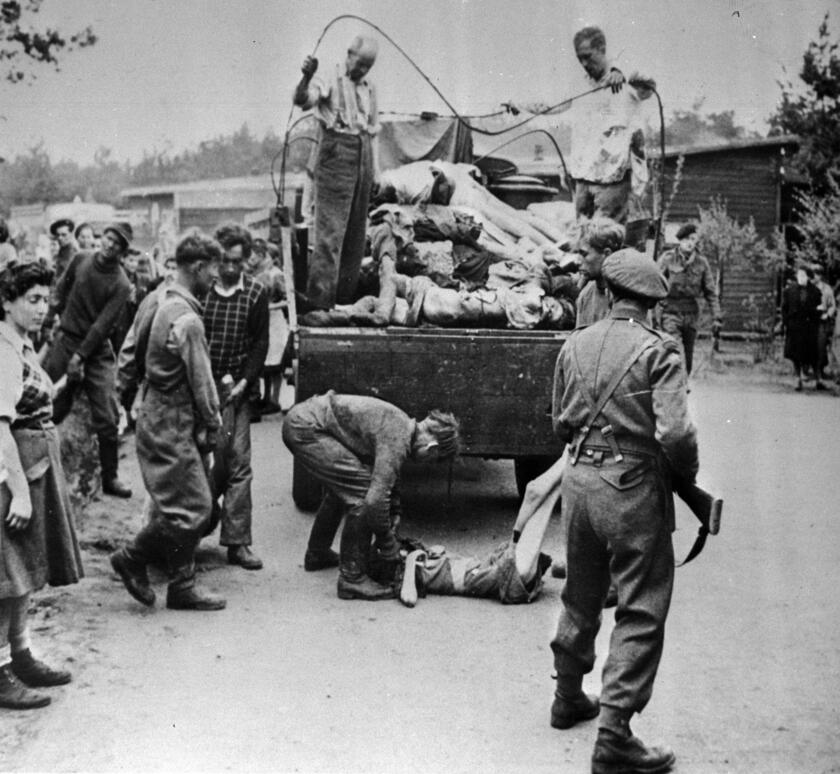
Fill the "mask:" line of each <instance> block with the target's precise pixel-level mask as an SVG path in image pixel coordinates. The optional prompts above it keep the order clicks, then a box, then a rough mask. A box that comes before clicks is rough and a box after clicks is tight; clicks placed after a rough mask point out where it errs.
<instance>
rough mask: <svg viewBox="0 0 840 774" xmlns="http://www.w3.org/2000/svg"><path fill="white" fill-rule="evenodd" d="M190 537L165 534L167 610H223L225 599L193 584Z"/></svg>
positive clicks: (191, 543) (193, 545)
mask: <svg viewBox="0 0 840 774" xmlns="http://www.w3.org/2000/svg"><path fill="white" fill-rule="evenodd" d="M197 544H198V543H197V541H196V540H195V539H194V538H192V537H189V538H186V537H185V538H184V539H182V540H175V539H173V538H171V537H169V538H168V542H167V545H166V564H167V569H168V570H169V588H168V589H167V590H166V606H167V607H168V608H170V609H171V610H205V611H206V610H224V609H225V607H226V606H227V602H226V601H225V600H224V599H223V598H222V597H219V596H216V595H215V594H208V593H206V592H203V591H201V590H199V589H196V587H195V548H196V545H197Z"/></svg>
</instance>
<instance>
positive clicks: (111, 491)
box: [99, 432, 131, 498]
mask: <svg viewBox="0 0 840 774" xmlns="http://www.w3.org/2000/svg"><path fill="white" fill-rule="evenodd" d="M118 452H119V441H118V439H117V437H116V435H115V434H112V433H111V432H104V433H99V465H100V467H101V468H102V491H103V493H105V494H106V495H111V496H113V497H122V498H128V497H131V490H130V489H129V488H128V487H127V486H126V485H125V484H124V483H123V482H122V481H120V480H119V478H117V469H118V468H119V457H118Z"/></svg>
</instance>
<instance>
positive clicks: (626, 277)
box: [601, 247, 668, 301]
mask: <svg viewBox="0 0 840 774" xmlns="http://www.w3.org/2000/svg"><path fill="white" fill-rule="evenodd" d="M601 274H602V275H603V277H604V279H605V280H606V281H607V284H608V285H611V286H612V287H614V288H615V289H616V290H619V291H622V290H623V291H624V292H625V293H630V294H632V295H634V296H641V297H642V298H650V299H653V300H654V301H659V300H660V299H663V298H665V296H667V295H668V280H666V279H665V277H664V276H662V274H661V273H660V271H659V267H658V266H657V265H656V264H655V263H654V262H653V261H652V260H651V259H650V258H648V257H647V256H646V255H645V254H644V253H640V252H639V251H638V250H634V249H633V248H632V247H625V248H623V249H621V250H616V251H615V252H614V253H611V254H610V255H608V256H607V257H606V258H605V259H604V263H603V265H602V266H601Z"/></svg>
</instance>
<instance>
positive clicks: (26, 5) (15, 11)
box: [0, 0, 96, 83]
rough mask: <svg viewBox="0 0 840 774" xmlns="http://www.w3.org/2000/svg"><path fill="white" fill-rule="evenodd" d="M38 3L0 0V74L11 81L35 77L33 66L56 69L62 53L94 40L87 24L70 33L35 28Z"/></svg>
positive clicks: (94, 37)
mask: <svg viewBox="0 0 840 774" xmlns="http://www.w3.org/2000/svg"><path fill="white" fill-rule="evenodd" d="M41 3H42V0H25V1H21V0H2V1H1V2H0V73H2V76H3V77H5V79H6V80H7V81H11V82H12V83H20V82H21V81H25V80H27V79H31V78H35V73H34V71H33V70H32V69H31V67H32V65H41V64H48V65H52V66H53V67H54V68H55V69H56V70H57V69H59V63H60V57H61V56H62V55H63V54H65V53H67V52H69V51H73V50H75V49H80V48H86V47H87V46H92V45H93V44H94V43H96V35H94V33H93V29H92V28H91V27H90V26H88V27H85V28H84V29H83V30H81V31H79V32H75V33H73V34H71V35H69V36H66V35H64V34H62V33H61V32H59V31H58V30H55V29H52V28H50V27H46V28H41V29H38V28H37V27H35V26H34V23H35V17H36V15H37V14H38V12H39V11H40V10H41Z"/></svg>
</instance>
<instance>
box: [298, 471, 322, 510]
mask: <svg viewBox="0 0 840 774" xmlns="http://www.w3.org/2000/svg"><path fill="white" fill-rule="evenodd" d="M323 494H324V492H323V489H322V487H321V484H320V483H319V482H318V480H317V479H316V478H315V477H314V476H312V475H311V474H310V473H308V472H307V471H306V469H305V468H304V467H303V465H301V464H299V463H298V461H297V460H295V461H294V462H293V463H292V500H294V501H295V505H296V506H297V507H298V508H300V510H302V511H314V510H315V509H316V508H317V507H318V506H319V505H320V504H321V498H322V497H323Z"/></svg>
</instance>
